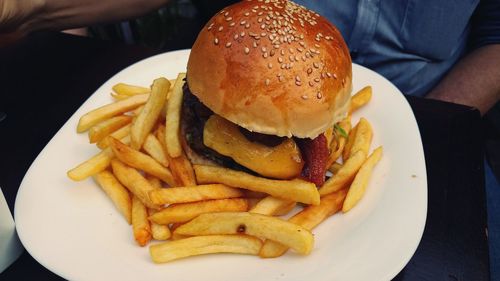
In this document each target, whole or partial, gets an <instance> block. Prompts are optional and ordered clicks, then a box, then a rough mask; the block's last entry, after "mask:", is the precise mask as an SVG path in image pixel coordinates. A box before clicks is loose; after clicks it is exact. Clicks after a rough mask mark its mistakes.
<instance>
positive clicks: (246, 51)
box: [245, 47, 250, 55]
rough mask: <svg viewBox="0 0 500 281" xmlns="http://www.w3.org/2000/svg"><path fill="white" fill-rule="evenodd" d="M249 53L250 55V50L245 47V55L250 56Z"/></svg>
mask: <svg viewBox="0 0 500 281" xmlns="http://www.w3.org/2000/svg"><path fill="white" fill-rule="evenodd" d="M248 53H250V48H248V47H245V54H247V55H248Z"/></svg>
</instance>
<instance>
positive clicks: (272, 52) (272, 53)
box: [269, 49, 274, 57]
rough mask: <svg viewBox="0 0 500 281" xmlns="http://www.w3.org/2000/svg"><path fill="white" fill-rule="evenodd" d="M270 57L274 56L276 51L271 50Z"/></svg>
mask: <svg viewBox="0 0 500 281" xmlns="http://www.w3.org/2000/svg"><path fill="white" fill-rule="evenodd" d="M269 56H271V57H272V56H274V49H271V51H270V52H269Z"/></svg>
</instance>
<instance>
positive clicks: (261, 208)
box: [249, 196, 295, 216]
mask: <svg viewBox="0 0 500 281" xmlns="http://www.w3.org/2000/svg"><path fill="white" fill-rule="evenodd" d="M290 205H291V206H295V201H291V200H287V199H281V198H276V197H273V196H267V197H266V198H264V199H262V200H260V201H259V203H257V205H255V206H254V207H253V208H252V209H251V210H250V211H249V212H250V213H255V214H261V215H268V216H276V215H278V214H277V213H278V211H280V210H283V209H286V208H287V207H289V206H290ZM292 208H293V207H292Z"/></svg>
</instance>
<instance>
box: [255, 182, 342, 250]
mask: <svg viewBox="0 0 500 281" xmlns="http://www.w3.org/2000/svg"><path fill="white" fill-rule="evenodd" d="M346 194H347V190H345V189H343V190H339V191H337V192H334V193H331V194H329V195H327V196H325V197H323V198H321V203H320V204H319V205H318V206H308V207H306V208H304V210H302V211H300V212H299V213H297V214H295V215H294V216H293V217H291V218H290V219H289V220H288V221H289V222H291V223H294V224H297V225H300V226H302V227H304V228H306V229H308V230H312V229H313V228H315V227H316V226H317V225H319V224H320V223H321V222H323V221H324V220H325V219H326V218H328V217H329V216H331V215H333V214H335V213H336V212H338V211H339V210H340V209H341V208H342V203H343V202H344V198H345V197H346ZM287 250H288V247H287V246H285V245H283V244H281V243H279V242H276V241H272V240H266V241H265V243H264V245H263V246H262V248H261V250H260V253H259V255H260V256H261V257H262V258H274V257H279V256H281V255H283V254H284V253H285V252H286V251H287Z"/></svg>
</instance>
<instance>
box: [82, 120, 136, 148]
mask: <svg viewBox="0 0 500 281" xmlns="http://www.w3.org/2000/svg"><path fill="white" fill-rule="evenodd" d="M131 121H132V117H130V116H126V115H121V116H115V117H111V118H109V119H106V120H104V121H102V122H99V123H98V124H96V125H94V126H92V128H90V129H89V141H90V143H96V142H98V141H101V140H102V139H104V138H105V137H106V136H108V135H109V134H111V133H112V132H114V131H116V130H118V129H120V128H122V127H123V126H125V125H127V124H129V123H130V122H131Z"/></svg>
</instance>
